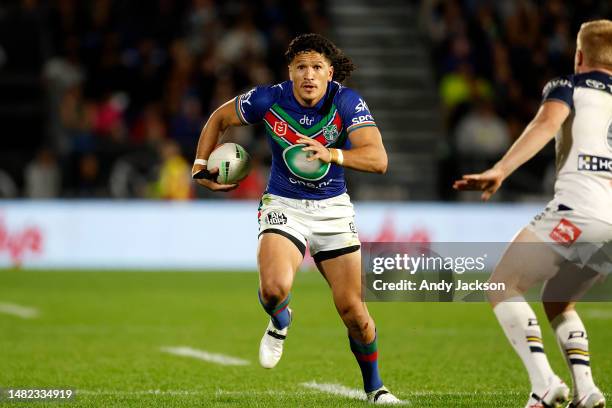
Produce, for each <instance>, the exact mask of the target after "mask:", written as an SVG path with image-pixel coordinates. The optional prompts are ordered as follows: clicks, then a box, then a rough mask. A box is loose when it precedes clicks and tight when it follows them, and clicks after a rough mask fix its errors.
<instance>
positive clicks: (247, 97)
mask: <svg viewBox="0 0 612 408" xmlns="http://www.w3.org/2000/svg"><path fill="white" fill-rule="evenodd" d="M254 92H255V88H253V89H251V90H250V91H249V92H247V93H245V94H244V95H242V103H246V104H247V105H251V96H253V93H254Z"/></svg>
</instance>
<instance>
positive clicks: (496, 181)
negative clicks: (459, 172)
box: [453, 167, 505, 201]
mask: <svg viewBox="0 0 612 408" xmlns="http://www.w3.org/2000/svg"><path fill="white" fill-rule="evenodd" d="M504 178H505V175H504V172H503V171H502V170H501V169H499V168H495V167H493V168H491V169H489V170H487V171H485V172H483V173H480V174H466V175H464V176H463V177H462V178H461V180H456V181H455V182H454V183H453V188H454V189H455V190H462V191H465V190H479V191H483V193H482V195H481V196H480V197H481V198H482V199H483V200H484V201H487V200H488V199H489V198H491V196H492V195H493V194H495V192H496V191H497V190H498V189H499V187H500V186H501V185H502V183H503V181H504Z"/></svg>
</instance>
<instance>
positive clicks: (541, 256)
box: [487, 228, 564, 306]
mask: <svg viewBox="0 0 612 408" xmlns="http://www.w3.org/2000/svg"><path fill="white" fill-rule="evenodd" d="M563 262H564V259H563V258H562V257H561V256H560V255H559V254H557V253H556V252H555V251H554V250H553V249H552V248H550V247H549V246H548V245H547V244H546V243H544V242H542V241H541V240H540V239H539V238H538V237H537V236H536V235H535V234H534V233H533V232H531V231H530V230H528V229H527V228H523V229H522V230H521V232H519V233H518V234H517V235H516V237H515V238H514V239H513V241H512V243H511V244H510V246H509V247H508V248H507V249H506V252H504V255H503V256H502V258H501V260H500V261H499V263H498V264H497V266H496V267H495V271H494V272H493V274H492V275H491V277H490V278H489V282H493V283H503V284H504V285H505V287H506V289H505V290H504V291H490V292H488V293H487V296H488V298H489V301H490V302H491V304H492V305H493V306H495V305H497V304H498V303H500V302H503V301H504V300H506V299H509V298H512V297H515V296H520V295H522V294H523V293H525V292H526V291H527V290H528V289H529V288H531V287H532V286H534V285H536V284H538V283H540V282H543V281H545V280H548V279H550V278H552V277H553V276H555V275H556V274H557V272H558V271H559V266H560V265H561V264H562V263H563Z"/></svg>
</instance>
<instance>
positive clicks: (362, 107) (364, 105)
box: [355, 98, 370, 113]
mask: <svg viewBox="0 0 612 408" xmlns="http://www.w3.org/2000/svg"><path fill="white" fill-rule="evenodd" d="M365 110H370V108H368V104H367V103H365V101H364V100H363V99H361V98H359V103H358V104H357V106H355V113H359V112H363V111H365Z"/></svg>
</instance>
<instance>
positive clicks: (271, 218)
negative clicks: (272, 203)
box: [266, 211, 287, 225]
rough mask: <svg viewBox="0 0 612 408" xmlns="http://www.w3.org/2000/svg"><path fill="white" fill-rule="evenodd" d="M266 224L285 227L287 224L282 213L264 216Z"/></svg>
mask: <svg viewBox="0 0 612 408" xmlns="http://www.w3.org/2000/svg"><path fill="white" fill-rule="evenodd" d="M266 223H267V224H269V225H285V224H287V216H286V215H285V214H283V213H282V212H278V211H270V212H269V213H268V214H267V215H266Z"/></svg>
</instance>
